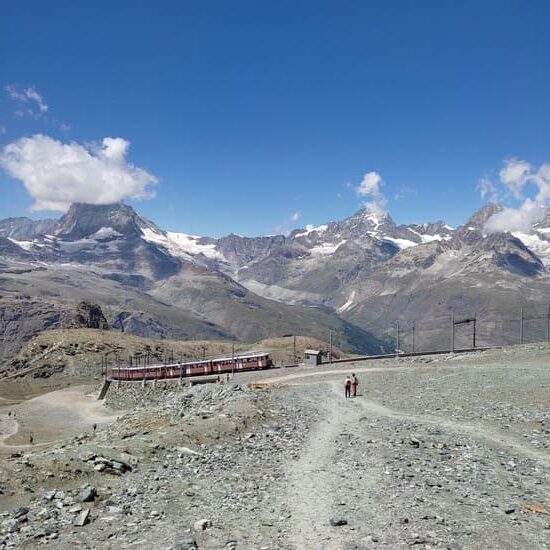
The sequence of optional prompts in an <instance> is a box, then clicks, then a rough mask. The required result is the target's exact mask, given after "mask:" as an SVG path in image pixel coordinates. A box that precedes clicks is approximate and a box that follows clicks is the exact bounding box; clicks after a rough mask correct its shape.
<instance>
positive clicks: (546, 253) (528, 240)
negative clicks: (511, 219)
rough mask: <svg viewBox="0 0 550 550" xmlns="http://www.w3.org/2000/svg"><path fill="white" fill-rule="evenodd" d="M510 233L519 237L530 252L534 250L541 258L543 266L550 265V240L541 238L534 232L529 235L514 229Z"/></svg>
mask: <svg viewBox="0 0 550 550" xmlns="http://www.w3.org/2000/svg"><path fill="white" fill-rule="evenodd" d="M512 235H514V237H516V238H517V239H519V240H520V241H521V242H522V243H523V244H524V245H525V246H526V247H527V248H528V249H529V250H531V252H534V253H535V254H536V255H537V256H538V257H539V258H540V259H541V261H542V263H543V264H544V265H545V267H550V242H548V241H545V240H544V239H541V238H540V237H539V236H538V235H537V234H535V233H532V234H531V235H529V234H527V233H521V232H519V231H514V232H513V233H512Z"/></svg>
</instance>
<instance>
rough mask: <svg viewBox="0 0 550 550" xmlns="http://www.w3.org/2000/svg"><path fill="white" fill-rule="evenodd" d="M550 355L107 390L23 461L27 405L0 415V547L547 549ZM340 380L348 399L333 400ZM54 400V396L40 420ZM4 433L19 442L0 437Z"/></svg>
mask: <svg viewBox="0 0 550 550" xmlns="http://www.w3.org/2000/svg"><path fill="white" fill-rule="evenodd" d="M549 352H550V348H549V347H548V346H546V345H530V346H516V347H514V348H507V349H503V350H494V351H491V352H483V353H482V352H477V353H474V354H468V355H457V356H455V355H452V354H451V355H448V356H432V357H422V358H414V359H406V360H405V359H400V360H384V361H366V362H362V363H355V364H353V363H351V364H343V365H341V366H336V365H332V366H325V367H322V368H317V369H311V368H294V369H282V370H272V371H263V372H258V373H248V374H243V375H238V376H237V377H236V378H235V379H234V380H233V381H232V382H231V383H230V384H221V385H220V384H206V385H199V386H194V387H191V388H189V387H185V386H180V385H179V384H178V383H177V382H176V383H166V384H162V383H157V384H156V385H155V384H147V385H146V386H145V387H142V386H141V384H139V383H138V384H131V385H129V386H128V385H123V384H121V385H120V386H116V385H115V386H114V387H113V391H112V392H110V393H109V394H108V397H107V404H106V405H107V408H106V409H105V410H104V412H103V413H101V415H105V416H101V415H100V412H99V411H97V412H95V413H94V415H95V416H91V413H89V415H88V416H81V419H80V420H79V421H78V422H76V421H75V424H74V426H73V427H72V429H73V436H72V437H69V436H68V434H66V437H65V439H63V440H62V441H57V442H53V443H47V440H44V439H43V438H42V435H41V433H37V434H35V435H36V441H35V442H34V444H33V445H32V446H31V445H29V444H25V442H24V438H23V437H22V435H21V434H22V433H27V430H28V426H27V425H26V424H25V422H26V419H27V418H28V415H29V414H30V412H29V411H30V410H31V409H32V407H33V405H32V404H33V401H34V400H32V399H31V400H30V401H26V402H22V403H20V404H19V405H16V406H14V405H10V412H12V413H13V412H15V413H16V415H17V416H16V419H15V420H14V419H13V417H12V416H8V415H7V413H6V407H5V406H4V407H3V411H2V412H3V413H4V414H3V417H2V428H1V429H2V432H3V433H4V434H7V437H6V436H4V437H3V448H2V449H0V451H1V452H2V453H4V457H3V458H2V478H1V491H2V494H1V495H0V502H1V503H2V506H1V508H2V509H3V510H4V511H3V512H2V515H1V521H0V525H1V530H2V533H3V534H2V539H0V540H2V544H3V545H4V546H6V547H23V548H25V547H27V548H31V547H35V546H36V545H38V544H42V545H45V546H46V547H52V548H70V547H74V546H75V545H78V547H80V548H98V547H101V548H132V547H135V546H142V547H155V548H166V549H171V548H173V549H176V548H178V549H183V548H205V549H213V550H214V549H220V548H228V549H229V548H234V549H239V548H240V549H258V548H264V549H275V548H277V549H288V550H291V549H295V550H298V549H309V548H334V549H345V550H351V549H366V548H413V547H414V548H425V549H428V548H452V549H458V548H479V549H481V548H483V549H485V548H548V547H550V542H549V540H550V538H549V536H548V534H549V533H550V501H549V500H548V495H549V494H550V397H549V396H550V391H549V389H550V371H549V370H548V367H547V358H548V353H549ZM351 370H353V371H354V372H356V373H357V374H358V376H359V380H360V386H359V395H358V397H356V398H352V399H348V400H346V399H344V397H343V387H342V381H343V378H344V376H345V375H346V374H347V373H348V372H350V371H351ZM251 382H254V383H255V385H253V386H251V387H249V386H248V384H249V383H251ZM266 384H268V385H266ZM67 391H68V390H62V391H61V392H55V393H54V394H51V395H52V396H56V395H57V397H55V398H54V397H52V399H50V400H49V401H48V402H49V403H50V404H49V405H47V406H46V405H45V404H44V405H43V406H42V410H43V411H45V412H44V414H45V415H46V416H48V415H49V414H53V413H54V412H55V410H56V409H55V405H54V403H55V402H58V403H59V402H60V401H62V399H61V396H62V395H64V393H63V392H65V393H66V392H67ZM39 399H42V398H39ZM43 403H46V402H43ZM106 415H111V416H106ZM77 416H78V415H77ZM98 418H99V419H100V421H99V420H97V419H98ZM93 421H95V422H97V425H98V427H97V429H96V430H95V431H94V429H93V426H92V422H93ZM15 422H19V423H20V424H19V426H18V428H19V434H20V435H17V434H15V435H9V434H12V433H14V430H16V429H17V426H16V425H15ZM48 437H49V438H51V439H55V434H53V433H49V434H48ZM10 445H15V446H11V447H10Z"/></svg>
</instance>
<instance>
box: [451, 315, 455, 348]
mask: <svg viewBox="0 0 550 550" xmlns="http://www.w3.org/2000/svg"><path fill="white" fill-rule="evenodd" d="M454 352H455V316H454V313H453V315H451V353H454Z"/></svg>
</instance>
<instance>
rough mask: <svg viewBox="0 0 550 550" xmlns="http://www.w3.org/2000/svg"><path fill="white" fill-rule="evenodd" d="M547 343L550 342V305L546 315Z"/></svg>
mask: <svg viewBox="0 0 550 550" xmlns="http://www.w3.org/2000/svg"><path fill="white" fill-rule="evenodd" d="M546 341H547V342H550V304H548V312H547V313H546Z"/></svg>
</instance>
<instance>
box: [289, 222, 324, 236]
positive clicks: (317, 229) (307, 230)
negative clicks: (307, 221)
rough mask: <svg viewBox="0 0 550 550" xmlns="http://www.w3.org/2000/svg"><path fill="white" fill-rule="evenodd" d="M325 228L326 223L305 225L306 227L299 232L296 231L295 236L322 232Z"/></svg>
mask: <svg viewBox="0 0 550 550" xmlns="http://www.w3.org/2000/svg"><path fill="white" fill-rule="evenodd" d="M327 229H328V225H327V224H323V225H318V226H317V227H313V225H306V228H305V229H304V230H303V231H300V233H296V235H295V237H304V236H306V235H309V234H310V233H313V232H317V233H324V232H325V231H326V230H327Z"/></svg>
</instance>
